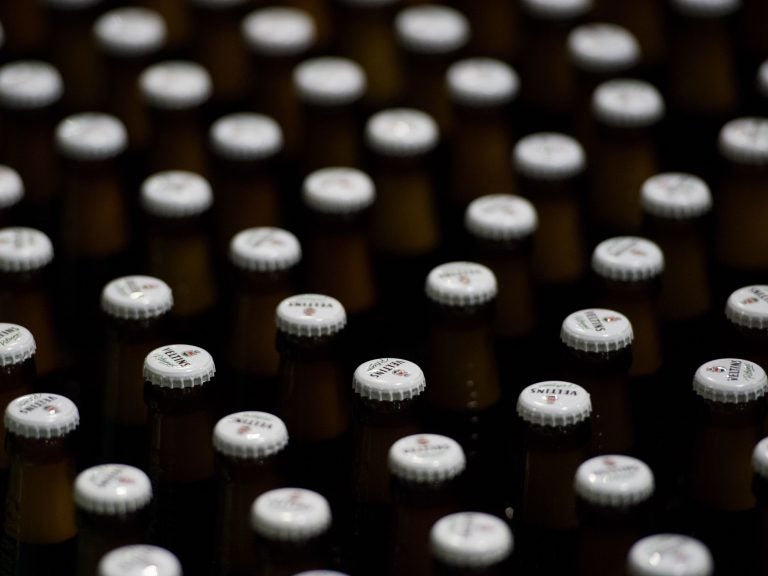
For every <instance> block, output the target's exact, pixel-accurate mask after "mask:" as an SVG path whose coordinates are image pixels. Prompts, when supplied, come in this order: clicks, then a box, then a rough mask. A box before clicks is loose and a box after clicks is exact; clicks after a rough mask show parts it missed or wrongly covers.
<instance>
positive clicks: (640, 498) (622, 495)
mask: <svg viewBox="0 0 768 576" xmlns="http://www.w3.org/2000/svg"><path fill="white" fill-rule="evenodd" d="M654 487H655V486H654V478H653V472H651V469H650V468H649V467H648V466H647V465H646V464H645V463H644V462H642V461H640V460H638V459H637V458H632V457H630V456H621V455H605V456H597V457H595V458H591V459H589V460H587V461H586V462H583V463H582V464H581V465H580V466H579V468H578V469H577V470H576V478H575V481H574V488H575V490H576V495H577V496H579V497H580V498H581V499H582V500H584V501H586V502H589V503H590V504H595V505H597V506H605V507H609V508H623V507H627V506H634V505H636V504H640V503H641V502H644V501H646V500H648V499H649V498H650V497H651V496H652V495H653V491H654Z"/></svg>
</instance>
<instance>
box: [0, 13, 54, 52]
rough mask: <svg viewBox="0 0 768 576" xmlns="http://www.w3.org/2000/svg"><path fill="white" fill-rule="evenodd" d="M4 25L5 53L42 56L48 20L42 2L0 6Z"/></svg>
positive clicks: (0, 19)
mask: <svg viewBox="0 0 768 576" xmlns="http://www.w3.org/2000/svg"><path fill="white" fill-rule="evenodd" d="M0 21H1V22H2V23H3V24H2V26H3V52H5V53H7V54H13V55H17V54H25V55H40V54H41V53H42V52H43V51H44V50H45V48H46V46H45V44H46V34H47V32H48V19H47V18H46V17H45V6H44V5H43V3H42V2H24V3H22V4H16V5H10V4H0Z"/></svg>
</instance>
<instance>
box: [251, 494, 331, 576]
mask: <svg viewBox="0 0 768 576" xmlns="http://www.w3.org/2000/svg"><path fill="white" fill-rule="evenodd" d="M330 526H331V507H330V506H329V505H328V501H327V500H326V499H325V498H323V496H321V495H320V494H318V493H317V492H312V491H311V490H305V489H303V488H277V489H275V490H270V491H269V492H265V493H264V494H262V495H261V496H259V497H258V498H256V500H255V501H254V502H253V506H252V507H251V527H252V528H253V530H254V532H255V533H256V554H257V557H258V564H257V565H256V569H255V571H254V572H251V574H256V575H257V576H291V575H292V574H295V573H297V572H301V571H303V570H309V569H312V568H323V567H325V566H328V565H329V564H330V557H329V554H328V530H329V528H330Z"/></svg>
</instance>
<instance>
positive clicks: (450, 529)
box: [429, 512, 513, 569]
mask: <svg viewBox="0 0 768 576" xmlns="http://www.w3.org/2000/svg"><path fill="white" fill-rule="evenodd" d="M429 540H430V547H431V549H432V555H433V556H434V557H435V558H436V559H437V560H439V561H440V562H442V563H443V564H447V565H449V566H454V567H456V568H475V569H482V568H488V567H491V566H493V565H494V564H498V563H499V562H502V561H503V560H504V559H505V558H507V557H508V556H509V555H510V554H511V553H512V547H513V540H512V531H511V530H510V529H509V526H507V524H506V523H505V522H504V521H503V520H501V519H500V518H497V517H496V516H491V515H490V514H484V513H483V512H459V513H457V514H450V515H448V516H443V517H442V518H440V520H438V521H437V522H435V524H434V525H433V526H432V530H431V531H430V534H429Z"/></svg>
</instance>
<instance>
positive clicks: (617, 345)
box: [560, 308, 634, 353]
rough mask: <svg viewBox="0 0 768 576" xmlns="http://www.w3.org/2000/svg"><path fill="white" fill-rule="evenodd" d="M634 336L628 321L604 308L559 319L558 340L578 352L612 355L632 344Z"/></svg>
mask: <svg viewBox="0 0 768 576" xmlns="http://www.w3.org/2000/svg"><path fill="white" fill-rule="evenodd" d="M633 338H634V334H633V332H632V324H631V322H630V321H629V318H627V317H626V316H624V315H623V314H621V313H620V312H615V311H613V310H606V309H604V308H588V309H586V310H579V311H578V312H574V313H573V314H569V315H568V317H567V318H566V319H565V320H563V325H562V326H561V328H560V340H561V341H562V342H563V344H565V345H566V346H568V347H569V348H573V349H574V350H580V351H582V352H598V353H600V352H613V351H615V350H622V349H624V348H626V347H627V346H629V345H630V344H631V343H632V340H633Z"/></svg>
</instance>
